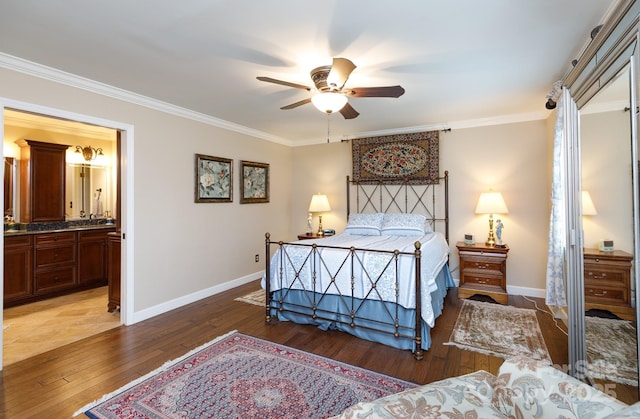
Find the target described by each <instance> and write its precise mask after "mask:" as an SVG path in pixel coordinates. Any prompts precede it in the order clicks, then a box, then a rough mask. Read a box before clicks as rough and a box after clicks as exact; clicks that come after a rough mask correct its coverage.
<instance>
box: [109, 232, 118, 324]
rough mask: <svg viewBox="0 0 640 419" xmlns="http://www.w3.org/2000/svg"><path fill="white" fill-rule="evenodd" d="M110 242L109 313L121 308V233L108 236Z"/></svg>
mask: <svg viewBox="0 0 640 419" xmlns="http://www.w3.org/2000/svg"><path fill="white" fill-rule="evenodd" d="M108 237H109V239H108V241H109V262H108V264H107V271H108V276H109V303H108V304H107V311H108V312H109V313H111V312H113V311H115V310H116V309H117V308H119V307H120V267H121V265H120V240H121V238H120V233H118V232H113V233H109V234H108Z"/></svg>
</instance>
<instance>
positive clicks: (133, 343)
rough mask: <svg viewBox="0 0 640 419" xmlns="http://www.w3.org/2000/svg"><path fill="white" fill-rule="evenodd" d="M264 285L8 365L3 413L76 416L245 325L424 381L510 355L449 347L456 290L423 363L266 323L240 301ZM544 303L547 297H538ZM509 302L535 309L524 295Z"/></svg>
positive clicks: (556, 354)
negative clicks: (149, 373)
mask: <svg viewBox="0 0 640 419" xmlns="http://www.w3.org/2000/svg"><path fill="white" fill-rule="evenodd" d="M258 288H259V282H258V281H255V282H252V283H250V284H246V285H244V286H241V287H238V288H235V289H232V290H229V291H227V292H224V293H221V294H218V295H216V296H213V297H210V298H207V299H204V300H202V301H199V302H197V303H194V304H191V305H189V306H186V307H182V308H179V309H176V310H173V311H171V312H169V313H166V314H163V315H160V316H157V317H155V318H152V319H149V320H147V321H144V322H141V323H138V324H135V325H133V326H129V327H124V326H120V327H117V328H114V329H111V330H107V331H105V332H102V333H99V334H97V335H95V336H92V337H89V338H86V339H83V340H81V341H78V342H75V343H72V344H69V345H66V346H63V347H60V348H57V349H54V350H51V351H48V352H45V353H43V354H40V355H36V356H34V357H32V358H29V359H27V360H24V361H19V362H16V363H14V364H12V365H8V366H6V367H5V369H4V371H3V372H2V378H1V381H0V385H1V393H0V412H1V413H2V414H1V415H0V416H2V417H6V418H24V417H39V418H41V417H44V418H64V417H70V416H71V415H72V413H73V412H75V411H76V410H77V409H79V408H81V407H82V406H84V405H85V404H87V403H89V402H91V401H93V400H95V399H98V398H100V397H101V396H102V395H103V394H106V393H109V392H111V391H114V390H116V389H118V388H119V387H121V386H123V385H125V384H127V383H128V382H130V381H132V380H134V379H136V378H138V377H140V376H142V375H144V374H146V373H147V372H149V371H151V370H153V369H155V368H158V367H159V366H160V365H162V364H163V363H165V362H166V361H168V360H172V359H174V358H177V357H179V356H181V355H183V354H184V353H185V352H187V351H189V350H190V349H193V348H194V347H196V346H199V345H202V344H204V343H206V342H208V341H210V340H212V339H214V338H215V337H217V336H220V335H222V334H224V333H227V332H229V331H230V330H234V329H235V330H238V331H239V332H241V333H245V334H248V335H252V336H256V337H259V338H263V339H267V340H270V341H272V342H277V343H281V344H284V345H288V346H291V347H294V348H298V349H302V350H305V351H309V352H313V353H315V354H318V355H322V356H327V357H330V358H333V359H336V360H340V361H343V362H347V363H349V364H353V365H358V366H360V367H363V368H367V369H371V370H375V371H378V372H381V373H384V374H388V375H392V376H395V377H399V378H402V379H405V380H409V381H413V382H416V383H420V384H423V383H429V382H432V381H436V380H440V379H443V378H446V377H451V376H455V375H460V374H466V373H469V372H472V371H476V370H479V369H484V370H487V371H489V372H492V373H496V372H497V370H498V368H499V367H500V365H501V364H502V362H503V360H502V359H501V358H496V357H492V356H487V355H482V354H478V353H475V352H470V351H465V350H461V349H458V348H456V347H454V346H449V345H443V342H447V341H448V340H449V336H450V334H451V331H452V329H453V326H454V323H455V320H456V318H457V316H458V312H459V310H460V306H461V303H460V302H459V300H458V299H457V294H456V291H455V290H451V291H450V292H449V295H448V296H447V299H446V304H445V310H444V313H443V315H442V316H440V318H438V320H437V322H436V327H435V329H434V331H433V332H432V338H433V345H432V348H431V349H430V350H429V351H427V352H426V353H425V357H424V359H423V360H422V361H416V360H415V359H414V358H413V356H412V354H411V353H410V352H409V351H401V350H397V349H393V348H389V347H386V346H384V345H380V344H376V343H372V342H367V341H364V340H360V339H358V338H354V337H352V336H350V335H347V334H345V333H341V332H336V331H327V332H323V331H321V330H319V329H317V328H316V327H314V326H305V325H296V324H292V323H289V322H275V323H274V324H266V323H265V321H264V309H263V308H262V307H260V306H256V305H251V304H247V303H244V302H238V301H234V299H235V298H237V297H241V296H244V295H245V294H248V293H249V292H251V291H254V290H257V289H258ZM537 301H538V304H539V305H540V306H543V302H542V300H539V299H538V300H537ZM509 303H510V304H511V305H514V306H518V307H527V308H533V304H532V303H531V302H529V301H526V300H525V299H524V298H522V297H519V296H511V297H509ZM538 321H539V323H540V327H541V329H542V332H543V335H544V338H545V341H546V344H547V346H548V349H549V352H550V354H551V357H552V359H553V362H554V363H555V364H560V365H563V364H566V363H567V338H566V336H565V335H564V334H563V333H562V332H560V331H559V330H558V329H557V328H556V326H555V325H554V322H553V320H552V318H551V316H550V315H548V314H545V313H542V312H538Z"/></svg>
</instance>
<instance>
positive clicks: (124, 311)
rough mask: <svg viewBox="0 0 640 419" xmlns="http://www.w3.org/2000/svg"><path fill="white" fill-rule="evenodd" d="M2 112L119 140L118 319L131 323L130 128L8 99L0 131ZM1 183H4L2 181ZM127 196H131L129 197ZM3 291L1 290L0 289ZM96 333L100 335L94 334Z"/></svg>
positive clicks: (0, 106)
mask: <svg viewBox="0 0 640 419" xmlns="http://www.w3.org/2000/svg"><path fill="white" fill-rule="evenodd" d="M5 110H7V111H10V112H13V111H18V112H23V113H24V114H25V115H28V114H32V115H38V116H40V117H47V118H51V119H52V120H57V121H67V122H69V123H75V124H78V123H79V124H84V126H86V127H87V128H88V129H89V128H95V129H102V130H111V131H112V132H117V133H118V134H119V137H120V147H118V157H117V161H118V162H119V163H120V179H121V181H120V187H119V190H120V193H119V194H118V195H119V197H120V199H119V200H118V202H117V204H116V205H117V207H119V209H120V217H119V218H120V219H119V223H118V224H119V227H120V233H121V238H122V239H123V240H122V250H121V266H122V267H121V273H120V276H121V278H122V279H121V305H120V313H119V314H120V316H119V322H120V324H125V325H127V324H130V321H129V319H131V317H132V316H131V313H132V296H133V294H132V289H133V287H132V284H130V283H129V281H128V280H127V278H131V277H132V275H130V274H128V273H129V272H131V270H132V268H133V257H132V255H128V253H129V252H132V251H133V245H132V244H133V243H132V241H131V235H129V236H128V237H126V239H127V240H126V241H125V240H124V238H125V234H124V232H125V231H127V227H128V226H132V224H131V221H132V219H131V218H132V217H127V214H131V213H132V212H133V211H132V208H133V196H132V193H133V182H132V180H133V179H132V176H131V172H132V171H131V167H132V165H131V163H132V162H130V161H129V159H128V158H127V156H132V155H133V153H132V150H133V126H131V125H129V124H124V123H118V122H114V121H109V120H105V119H101V118H97V117H93V116H88V115H81V114H75V113H70V112H67V111H62V110H59V109H54V108H45V107H41V106H38V105H33V104H29V103H24V102H17V101H12V100H7V99H2V98H0V120H1V121H2V122H1V124H0V127H1V128H0V130H1V131H2V132H3V133H4V132H5ZM3 138H4V136H3ZM4 153H5V151H4V150H3V152H2V156H3V157H4ZM122 162H127V164H126V165H125V164H122ZM3 183H4V182H3ZM129 194H130V195H129ZM0 240H1V241H2V245H3V247H4V236H2V239H0ZM0 258H2V259H0V260H2V266H3V268H4V255H2V256H0ZM0 289H2V288H0ZM2 294H3V291H0V297H3V295H2ZM0 304H2V306H0V313H3V312H4V304H3V298H0ZM104 311H105V312H106V311H107V308H106V305H105V306H104ZM3 320H4V319H3V314H0V322H2V321H3ZM96 333H99V332H96ZM3 334H4V332H3ZM3 334H0V368H1V366H2V361H1V360H2V349H1V348H2V346H3V343H4V338H3Z"/></svg>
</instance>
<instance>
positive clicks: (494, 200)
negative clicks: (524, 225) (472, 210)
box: [476, 191, 509, 246]
mask: <svg viewBox="0 0 640 419" xmlns="http://www.w3.org/2000/svg"><path fill="white" fill-rule="evenodd" d="M508 213H509V210H508V209H507V204H505V203H504V199H503V198H502V194H501V193H500V192H493V191H489V192H483V193H481V194H480V198H479V199H478V205H477V206H476V214H489V237H488V238H487V241H486V242H485V244H486V245H487V246H495V245H496V239H495V236H494V235H493V214H508Z"/></svg>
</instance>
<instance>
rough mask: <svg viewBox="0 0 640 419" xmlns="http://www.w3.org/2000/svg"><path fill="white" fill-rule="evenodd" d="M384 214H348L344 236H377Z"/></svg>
mask: <svg viewBox="0 0 640 419" xmlns="http://www.w3.org/2000/svg"><path fill="white" fill-rule="evenodd" d="M383 217H384V214H382V213H379V212H378V213H372V214H362V213H358V214H349V221H348V222H347V227H346V228H345V229H344V232H345V234H350V235H352V236H379V235H380V228H381V227H382V220H383Z"/></svg>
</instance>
